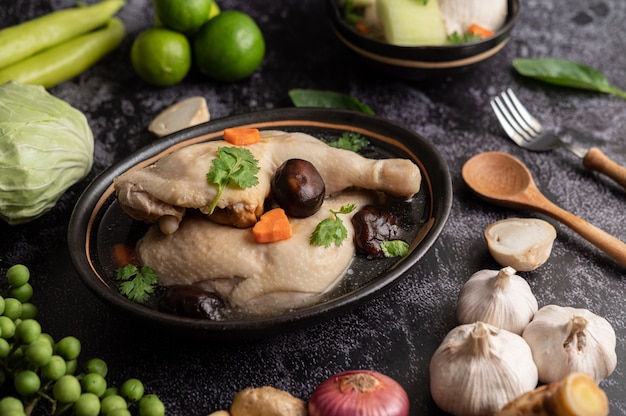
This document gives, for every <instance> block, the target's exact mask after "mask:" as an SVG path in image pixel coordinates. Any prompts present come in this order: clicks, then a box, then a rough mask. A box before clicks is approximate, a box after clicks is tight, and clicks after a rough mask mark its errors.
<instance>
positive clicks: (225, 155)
mask: <svg viewBox="0 0 626 416" xmlns="http://www.w3.org/2000/svg"><path fill="white" fill-rule="evenodd" d="M258 163H259V161H258V160H256V159H255V158H254V155H253V154H252V152H251V151H250V150H248V149H245V148H243V147H238V146H228V147H220V148H218V149H217V157H216V158H214V159H213V164H212V165H211V169H210V170H209V172H208V173H207V175H206V178H207V181H209V183H213V184H215V185H217V195H216V196H215V199H214V200H213V204H211V208H210V210H209V214H212V213H213V211H214V210H215V207H216V206H217V203H218V201H219V200H220V198H221V196H222V193H223V192H224V189H226V187H227V186H237V187H239V188H241V189H245V188H250V187H252V186H255V185H257V184H258V183H259V179H258V178H257V177H256V174H257V173H258V172H259V170H260V168H259V164H258Z"/></svg>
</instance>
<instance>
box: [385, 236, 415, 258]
mask: <svg viewBox="0 0 626 416" xmlns="http://www.w3.org/2000/svg"><path fill="white" fill-rule="evenodd" d="M380 248H381V250H382V251H383V254H384V255H385V257H404V256H406V255H407V254H408V253H409V244H408V243H407V242H405V241H402V240H391V241H383V242H381V243H380Z"/></svg>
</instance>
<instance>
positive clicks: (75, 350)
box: [54, 336, 80, 361]
mask: <svg viewBox="0 0 626 416" xmlns="http://www.w3.org/2000/svg"><path fill="white" fill-rule="evenodd" d="M54 351H55V353H56V354H58V355H60V356H61V357H63V358H65V359H66V360H67V361H71V360H75V359H77V358H78V356H79V355H80V341H79V340H78V339H77V338H76V337H72V336H68V337H65V338H63V339H61V340H59V342H57V343H56V345H55V346H54Z"/></svg>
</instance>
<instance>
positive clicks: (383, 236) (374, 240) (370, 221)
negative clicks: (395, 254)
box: [352, 205, 403, 257]
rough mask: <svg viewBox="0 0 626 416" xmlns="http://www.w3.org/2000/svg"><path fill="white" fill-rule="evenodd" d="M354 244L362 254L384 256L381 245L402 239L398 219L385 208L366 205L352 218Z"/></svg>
mask: <svg viewBox="0 0 626 416" xmlns="http://www.w3.org/2000/svg"><path fill="white" fill-rule="evenodd" d="M352 226H353V227H354V244H355V245H356V247H357V250H359V251H360V252H362V253H364V254H366V255H369V256H374V257H381V256H384V253H383V250H382V248H381V247H380V244H381V243H382V242H385V241H393V240H399V239H401V238H402V234H403V231H402V228H401V227H400V225H399V223H398V218H397V217H396V215H395V214H394V213H393V212H392V211H391V210H390V209H389V208H386V207H384V206H377V205H366V206H364V207H363V208H361V209H360V210H359V211H358V212H357V213H356V214H354V216H353V217H352Z"/></svg>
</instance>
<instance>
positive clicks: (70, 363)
mask: <svg viewBox="0 0 626 416" xmlns="http://www.w3.org/2000/svg"><path fill="white" fill-rule="evenodd" d="M65 367H66V369H65V374H74V373H76V369H77V368H78V360H67V361H65Z"/></svg>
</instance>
